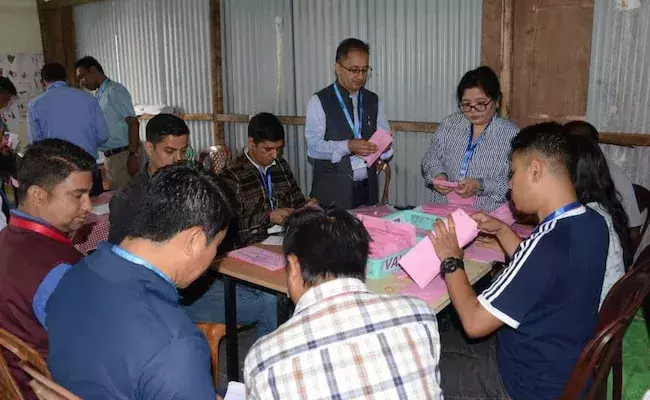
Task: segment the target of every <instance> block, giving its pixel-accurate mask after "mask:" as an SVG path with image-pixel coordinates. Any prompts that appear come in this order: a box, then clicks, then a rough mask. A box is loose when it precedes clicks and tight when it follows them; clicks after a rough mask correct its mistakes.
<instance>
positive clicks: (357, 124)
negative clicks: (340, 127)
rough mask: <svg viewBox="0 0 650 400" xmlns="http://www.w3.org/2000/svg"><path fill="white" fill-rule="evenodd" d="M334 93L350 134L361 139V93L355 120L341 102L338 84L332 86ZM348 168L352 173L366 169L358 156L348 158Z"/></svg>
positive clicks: (360, 93) (364, 163) (341, 97)
mask: <svg viewBox="0 0 650 400" xmlns="http://www.w3.org/2000/svg"><path fill="white" fill-rule="evenodd" d="M334 91H335V92H336V98H337V99H338V100H339V105H340V106H341V110H342V111H343V114H344V115H345V119H346V120H347V122H348V125H349V126H350V129H351V130H352V133H353V134H354V138H355V139H361V137H362V135H361V121H363V92H361V91H359V102H358V103H357V117H358V118H357V119H356V120H355V119H354V118H353V117H352V116H351V115H350V110H348V107H347V106H346V105H345V102H344V101H343V96H342V95H341V90H340V89H339V85H338V83H335V84H334ZM350 166H351V167H352V170H353V171H356V170H358V169H363V168H367V166H366V162H365V161H363V158H361V157H359V156H355V155H352V156H351V157H350Z"/></svg>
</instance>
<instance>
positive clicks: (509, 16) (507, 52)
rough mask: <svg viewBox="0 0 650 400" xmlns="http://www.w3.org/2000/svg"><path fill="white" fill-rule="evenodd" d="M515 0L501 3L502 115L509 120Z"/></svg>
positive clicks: (506, 0) (504, 0)
mask: <svg viewBox="0 0 650 400" xmlns="http://www.w3.org/2000/svg"><path fill="white" fill-rule="evenodd" d="M513 19H514V0H502V1H501V74H500V75H501V76H500V80H501V92H502V93H503V98H502V99H501V115H502V116H503V117H504V118H508V112H509V111H510V107H511V106H512V65H513V63H512V45H513V43H512V40H513V38H514V22H513Z"/></svg>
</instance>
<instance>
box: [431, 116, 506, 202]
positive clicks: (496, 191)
mask: <svg viewBox="0 0 650 400" xmlns="http://www.w3.org/2000/svg"><path fill="white" fill-rule="evenodd" d="M470 129H471V122H470V121H469V120H468V119H467V118H465V116H464V115H463V114H462V113H460V112H458V113H455V114H451V115H449V116H447V117H446V118H445V119H443V120H442V122H441V123H440V126H439V127H438V129H437V130H436V133H435V134H434V135H433V139H432V140H431V144H430V145H429V150H428V151H427V154H426V155H425V156H424V158H423V159H422V174H423V176H424V180H425V182H426V184H427V185H428V186H431V183H432V180H433V178H435V177H436V176H438V175H440V174H446V175H447V179H448V180H449V181H452V182H456V181H459V180H460V179H461V176H460V169H461V164H462V162H463V157H464V155H465V150H466V149H467V141H468V138H469V133H470ZM518 132H519V128H518V127H517V126H516V125H515V124H514V123H512V122H511V121H509V120H507V119H504V118H501V117H499V116H498V115H495V116H494V118H492V122H490V125H488V127H487V128H486V129H485V131H484V132H483V133H482V136H483V139H482V141H481V143H480V144H479V145H477V146H476V148H475V149H474V153H473V155H472V158H471V160H470V162H469V166H468V168H467V178H475V179H483V185H484V190H483V192H482V193H481V194H479V195H478V199H477V202H476V205H477V206H478V207H480V208H482V209H484V210H486V211H488V212H491V211H493V210H495V209H496V208H498V207H499V206H500V205H501V204H503V203H505V202H506V201H507V199H506V194H507V193H508V174H509V172H510V141H511V140H512V138H513V137H515V135H517V133H518ZM431 201H432V202H434V203H441V204H445V203H447V198H446V197H445V196H444V195H442V194H440V193H438V192H436V191H435V190H433V191H432V196H431Z"/></svg>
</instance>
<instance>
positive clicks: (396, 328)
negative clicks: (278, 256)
mask: <svg viewBox="0 0 650 400" xmlns="http://www.w3.org/2000/svg"><path fill="white" fill-rule="evenodd" d="M369 241H370V237H369V235H368V232H367V231H366V229H365V228H364V226H363V224H362V223H361V222H360V221H359V220H357V219H356V218H355V217H354V216H352V214H350V213H348V212H347V211H345V210H342V209H332V210H329V211H324V210H321V209H316V208H311V207H310V208H305V209H302V210H299V211H296V212H295V213H293V214H292V215H290V216H289V217H287V220H286V221H285V236H284V244H283V246H284V254H285V256H286V257H287V261H288V265H287V287H288V291H289V294H290V296H291V299H292V300H293V301H294V303H296V309H295V312H294V314H293V317H291V318H290V319H289V320H288V321H287V322H286V323H284V324H283V325H282V326H281V327H280V328H278V330H277V331H275V332H273V333H271V334H270V335H268V336H266V337H264V338H262V339H260V340H258V341H257V342H256V343H255V344H254V345H253V347H252V348H251V350H250V351H249V353H248V356H247V357H246V361H245V363H244V376H245V378H244V380H245V384H246V390H247V395H248V398H249V399H294V398H301V399H326V398H327V399H373V398H377V399H411V398H413V399H441V398H442V392H441V390H440V370H439V368H438V361H439V357H440V341H439V335H438V324H437V322H436V317H435V315H433V313H432V312H431V310H430V309H429V308H428V306H427V305H426V304H425V303H424V302H423V301H422V300H420V299H416V298H412V297H405V296H396V295H395V296H392V295H383V294H375V293H372V292H371V291H370V290H368V288H367V287H366V285H365V278H366V262H367V260H368V249H369Z"/></svg>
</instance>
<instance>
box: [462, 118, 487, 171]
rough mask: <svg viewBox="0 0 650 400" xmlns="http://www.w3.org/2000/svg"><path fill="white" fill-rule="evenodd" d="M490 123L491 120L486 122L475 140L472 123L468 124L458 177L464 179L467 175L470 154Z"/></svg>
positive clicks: (481, 139)
mask: <svg viewBox="0 0 650 400" xmlns="http://www.w3.org/2000/svg"><path fill="white" fill-rule="evenodd" d="M490 123H492V120H490V122H488V124H487V125H486V126H485V129H483V132H482V133H481V134H480V135H479V137H478V138H477V139H476V140H473V139H474V124H472V125H470V127H469V139H468V140H467V148H466V149H465V155H464V156H463V162H462V163H461V165H460V179H465V177H466V176H467V170H468V169H469V162H470V161H471V160H472V156H473V155H474V149H476V146H478V145H479V144H481V142H482V141H483V138H484V137H485V132H486V131H487V129H488V127H489V126H490Z"/></svg>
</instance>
